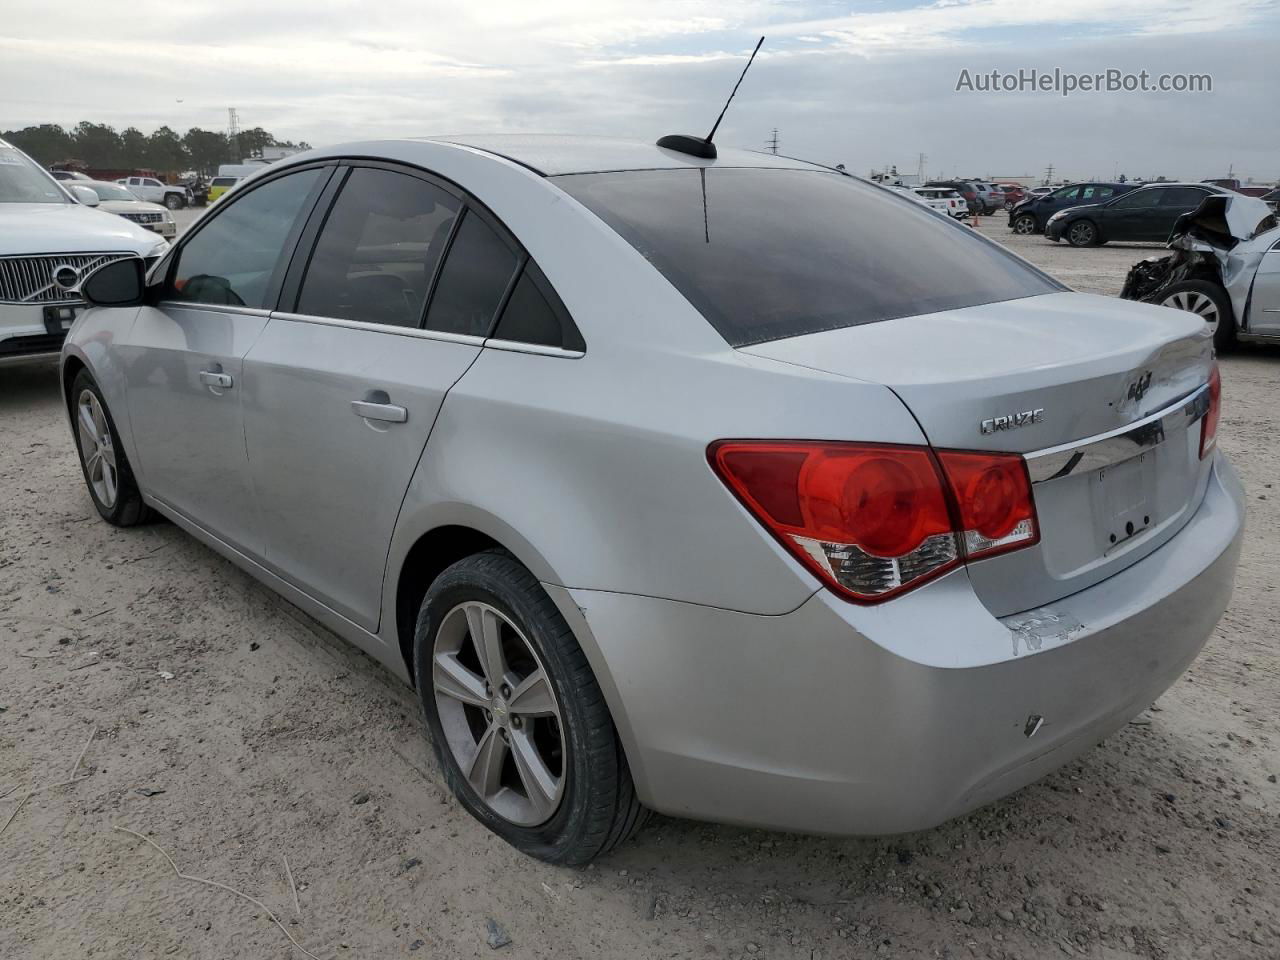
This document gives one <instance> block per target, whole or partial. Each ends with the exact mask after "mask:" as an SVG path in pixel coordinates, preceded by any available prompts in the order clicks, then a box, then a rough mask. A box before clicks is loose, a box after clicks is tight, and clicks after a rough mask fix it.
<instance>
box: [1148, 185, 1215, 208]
mask: <svg viewBox="0 0 1280 960" xmlns="http://www.w3.org/2000/svg"><path fill="white" fill-rule="evenodd" d="M1163 193H1164V196H1163V197H1161V198H1160V206H1162V207H1188V208H1194V207H1198V206H1200V201H1201V200H1203V199H1204V198H1205V197H1207V196H1208V195H1209V194H1208V193H1207V192H1205V191H1204V190H1198V189H1196V188H1195V187H1170V188H1169V189H1168V190H1165V191H1163Z"/></svg>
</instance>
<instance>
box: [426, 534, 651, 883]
mask: <svg viewBox="0 0 1280 960" xmlns="http://www.w3.org/2000/svg"><path fill="white" fill-rule="evenodd" d="M414 674H415V679H416V681H417V685H418V696H419V698H420V699H421V701H422V707H423V713H424V716H425V719H426V724H427V728H428V730H429V731H430V734H431V744H432V747H433V748H434V750H435V754H436V758H437V760H438V761H439V763H440V768H441V770H442V771H443V773H444V778H445V782H446V783H447V784H448V786H449V789H450V790H452V791H453V794H454V796H455V797H457V798H458V801H459V802H460V803H461V804H462V805H463V806H464V807H465V808H466V809H467V811H468V812H469V813H470V814H471V815H472V816H473V817H475V818H476V819H477V820H479V821H480V822H481V823H482V824H484V825H485V826H486V827H488V828H489V829H490V830H492V831H493V832H494V833H496V834H497V835H498V836H500V837H502V838H503V839H504V840H506V841H507V842H508V843H510V844H511V845H512V846H514V847H515V848H516V849H518V850H520V851H522V852H524V853H526V854H528V855H529V856H531V857H536V858H537V859H539V860H545V861H547V862H548V863H556V864H566V865H569V864H582V863H586V862H588V861H589V860H592V859H594V858H595V857H598V856H600V855H602V854H605V853H608V852H609V851H610V850H612V849H613V848H614V847H615V846H617V845H618V844H620V843H622V842H623V841H625V840H626V839H628V838H629V837H630V836H632V835H633V834H634V833H635V832H636V831H637V830H638V829H639V828H640V827H641V826H642V825H643V823H644V820H645V819H646V817H647V811H646V810H645V808H644V807H643V806H642V805H641V804H640V801H639V799H638V798H637V797H636V794H635V787H634V785H633V783H632V780H631V771H630V769H629V768H628V766H627V761H626V757H625V756H624V754H623V751H622V747H621V744H620V743H619V741H618V735H617V732H616V730H615V729H614V725H613V720H612V718H611V717H610V715H609V709H608V707H607V706H606V705H605V702H604V696H603V695H602V694H601V692H600V687H599V685H598V684H597V683H596V680H595V676H594V675H593V674H592V672H591V668H590V666H589V665H588V664H587V660H586V656H585V655H584V654H583V652H582V649H581V648H580V647H579V646H578V644H577V641H576V640H575V639H574V637H573V633H572V631H571V630H570V629H569V626H568V624H567V623H565V620H564V618H563V617H562V616H561V615H560V611H559V610H558V609H557V608H556V606H555V604H554V603H553V602H552V601H551V598H550V597H548V596H547V594H546V592H545V591H544V590H543V589H542V587H541V585H540V584H539V583H538V581H537V579H536V578H535V577H534V576H533V574H531V573H530V572H529V571H528V570H526V569H525V568H524V567H523V566H521V564H520V563H519V562H517V561H516V560H515V558H513V557H512V556H511V555H510V554H508V553H506V552H505V551H501V550H493V551H487V552H485V553H478V554H475V555H473V556H470V557H467V558H465V559H463V560H459V561H458V562H457V563H455V564H453V565H452V566H451V567H449V568H447V569H446V570H445V571H444V572H443V573H442V574H440V576H439V577H437V578H436V580H435V582H434V583H432V584H431V587H430V588H429V589H428V591H427V595H426V597H425V599H424V600H423V602H422V607H421V609H420V611H419V614H418V621H417V626H416V629H415V631H414Z"/></svg>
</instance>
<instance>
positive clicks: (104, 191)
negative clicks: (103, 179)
mask: <svg viewBox="0 0 1280 960" xmlns="http://www.w3.org/2000/svg"><path fill="white" fill-rule="evenodd" d="M83 186H86V187H88V188H89V189H90V190H92V191H93V192H94V193H96V194H97V195H98V199H99V200H104V201H105V200H123V201H124V202H125V203H137V202H138V198H137V197H135V196H134V195H133V194H132V193H130V192H129V191H128V190H126V189H125V188H124V187H120V186H117V185H116V184H114V183H86V184H83Z"/></svg>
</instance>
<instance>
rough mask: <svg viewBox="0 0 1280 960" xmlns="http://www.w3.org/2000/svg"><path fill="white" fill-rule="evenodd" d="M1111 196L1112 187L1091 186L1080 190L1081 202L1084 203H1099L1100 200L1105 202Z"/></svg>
mask: <svg viewBox="0 0 1280 960" xmlns="http://www.w3.org/2000/svg"><path fill="white" fill-rule="evenodd" d="M1109 196H1111V188H1110V187H1100V186H1095V185H1093V184H1090V185H1089V186H1087V187H1081V188H1080V200H1081V201H1082V202H1084V203H1097V202H1098V201H1099V200H1105V199H1107V197H1109Z"/></svg>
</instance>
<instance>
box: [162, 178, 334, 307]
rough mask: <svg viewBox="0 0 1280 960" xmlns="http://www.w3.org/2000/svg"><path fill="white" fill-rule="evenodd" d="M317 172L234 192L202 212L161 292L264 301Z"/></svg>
mask: <svg viewBox="0 0 1280 960" xmlns="http://www.w3.org/2000/svg"><path fill="white" fill-rule="evenodd" d="M320 174H321V171H320V170H318V169H311V170H301V171H299V172H298V173H291V174H289V175H287V176H284V177H280V178H279V179H278V180H272V181H270V182H269V183H264V184H262V185H261V186H259V187H255V188H254V189H252V190H250V191H249V192H248V193H242V194H236V195H235V196H234V197H233V199H232V200H231V201H230V202H229V203H227V205H226V206H222V205H219V206H218V207H216V208H215V209H214V211H213V212H212V213H208V214H206V215H205V216H206V218H208V221H209V222H208V223H206V224H204V225H203V226H202V227H201V229H200V232H199V233H197V234H196V235H195V236H193V237H192V238H191V240H190V241H189V242H188V243H187V244H186V245H185V246H184V247H183V248H182V250H181V252H180V253H179V255H178V264H177V268H176V269H175V271H174V273H173V282H172V284H171V285H170V288H169V290H168V291H167V293H166V296H168V297H169V298H170V299H173V300H186V301H191V302H194V303H209V304H218V305H222V306H236V307H259V308H264V307H266V306H267V302H266V298H267V294H268V292H269V289H270V287H271V280H272V276H273V274H274V273H275V270H276V267H277V265H279V263H280V260H281V254H282V253H283V251H284V244H285V240H286V238H287V237H288V236H289V232H290V230H292V229H293V225H294V223H295V222H296V221H297V219H298V215H299V213H301V211H302V210H303V208H304V206H306V205H307V200H308V197H309V196H310V194H311V191H312V189H313V188H314V187H315V186H316V184H317V182H318V181H319V178H320ZM272 306H274V304H273V305H272Z"/></svg>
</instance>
